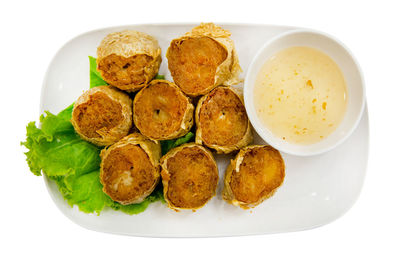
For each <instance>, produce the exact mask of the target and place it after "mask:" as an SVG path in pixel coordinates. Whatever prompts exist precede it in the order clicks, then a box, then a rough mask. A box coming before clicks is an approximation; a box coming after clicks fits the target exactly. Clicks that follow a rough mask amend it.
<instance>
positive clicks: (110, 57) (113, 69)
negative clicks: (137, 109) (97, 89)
mask: <svg viewBox="0 0 400 267" xmlns="http://www.w3.org/2000/svg"><path fill="white" fill-rule="evenodd" d="M160 64H161V48H160V46H159V45H158V42H157V40H156V39H155V38H154V37H152V36H150V35H148V34H146V33H142V32H137V31H132V30H125V31H122V32H114V33H111V34H109V35H107V36H106V37H105V38H104V39H103V40H102V41H101V43H100V45H99V47H98V48H97V69H98V71H99V72H100V74H101V76H102V77H103V79H104V80H105V81H106V82H107V83H109V84H111V85H113V86H115V87H118V88H119V89H121V90H124V91H128V92H134V91H137V90H140V89H141V88H143V87H145V86H146V85H147V84H148V83H149V82H150V81H151V80H152V79H153V77H154V76H155V75H156V74H157V72H158V69H159V67H160Z"/></svg>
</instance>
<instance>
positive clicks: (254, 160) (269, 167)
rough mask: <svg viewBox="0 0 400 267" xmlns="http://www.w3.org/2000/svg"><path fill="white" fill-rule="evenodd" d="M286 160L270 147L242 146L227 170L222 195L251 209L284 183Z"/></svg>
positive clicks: (231, 202)
mask: <svg viewBox="0 0 400 267" xmlns="http://www.w3.org/2000/svg"><path fill="white" fill-rule="evenodd" d="M284 177H285V163H284V161H283V159H282V157H281V154H280V153H279V151H278V150H276V149H274V148H273V147H271V146H267V145H264V146H260V145H253V146H248V147H246V148H244V149H241V150H240V152H239V153H238V154H237V155H236V157H235V159H234V160H231V163H230V165H229V166H228V168H227V170H226V172H225V179H224V189H223V191H222V197H223V199H224V200H226V201H227V202H228V203H230V204H233V205H235V206H239V207H241V208H244V209H246V208H252V207H255V206H257V205H258V204H260V203H261V202H263V201H264V200H265V199H267V198H269V197H271V196H272V195H273V194H274V193H275V191H276V190H277V188H278V187H279V186H281V185H282V183H283V180H284Z"/></svg>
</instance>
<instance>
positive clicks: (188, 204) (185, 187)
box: [160, 143, 218, 210]
mask: <svg viewBox="0 0 400 267" xmlns="http://www.w3.org/2000/svg"><path fill="white" fill-rule="evenodd" d="M160 165H161V178H162V183H163V186H164V199H165V201H166V202H167V203H168V206H169V207H170V208H172V209H174V210H180V209H192V210H195V209H198V208H201V207H202V206H204V205H205V204H206V203H207V201H208V200H210V199H211V198H212V197H213V196H214V195H215V192H216V189H217V183H218V167H217V163H216V162H215V160H214V158H213V155H212V154H211V152H210V151H208V150H207V149H206V148H204V147H202V146H199V145H196V144H195V143H188V144H184V145H182V146H179V147H176V148H174V149H172V150H170V151H169V152H168V153H167V154H166V155H164V156H163V157H162V158H161V161H160Z"/></svg>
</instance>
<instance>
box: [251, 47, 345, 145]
mask: <svg viewBox="0 0 400 267" xmlns="http://www.w3.org/2000/svg"><path fill="white" fill-rule="evenodd" d="M254 89H255V91H254V98H255V99H254V103H255V108H256V112H257V115H258V117H259V119H260V120H261V122H262V123H263V124H264V125H265V126H266V127H267V128H268V129H269V130H270V131H271V132H272V133H273V134H274V135H275V136H277V137H279V138H281V139H283V140H286V141H287V142H290V143H296V144H313V143H317V142H319V141H321V140H322V139H324V138H325V137H327V136H328V135H329V134H331V133H332V132H333V131H334V130H335V129H336V128H337V127H338V125H339V124H340V122H341V121H342V119H343V117H344V114H345V112H346V108H347V88H346V82H345V80H344V77H343V75H342V72H341V70H340V69H339V67H338V65H337V64H336V63H335V62H334V61H333V60H332V59H331V58H330V57H329V56H328V55H326V54H325V53H323V52H321V51H319V50H317V49H314V48H310V47H290V48H287V49H284V50H282V51H280V52H278V53H277V54H275V55H274V56H273V57H271V58H270V59H268V60H267V61H266V62H265V63H264V65H263V67H262V68H261V70H260V72H259V73H258V75H257V79H256V83H255V88H254Z"/></svg>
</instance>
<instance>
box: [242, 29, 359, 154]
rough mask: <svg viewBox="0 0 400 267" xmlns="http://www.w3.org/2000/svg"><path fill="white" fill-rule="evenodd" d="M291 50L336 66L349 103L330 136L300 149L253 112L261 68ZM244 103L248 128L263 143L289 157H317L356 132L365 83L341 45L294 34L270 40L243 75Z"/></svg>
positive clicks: (307, 34)
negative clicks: (307, 51) (315, 53)
mask: <svg viewBox="0 0 400 267" xmlns="http://www.w3.org/2000/svg"><path fill="white" fill-rule="evenodd" d="M293 46H307V47H312V48H315V49H318V50H320V51H322V52H324V53H325V54H327V55H328V56H330V57H331V58H332V59H333V60H334V61H335V62H336V64H337V65H338V66H339V68H340V69H341V70H342V73H343V76H344V79H345V80H346V85H347V97H348V98H347V101H348V102H347V110H346V113H345V115H344V118H343V120H342V122H341V123H340V124H339V126H338V127H337V129H336V130H335V131H334V132H333V133H331V134H330V135H329V136H327V137H326V138H324V139H323V140H321V141H319V142H317V143H314V144H307V145H299V144H293V143H289V142H287V141H285V140H282V139H280V138H278V137H277V136H275V135H274V134H273V133H272V132H271V131H270V129H268V127H266V126H265V125H264V124H263V123H262V122H261V120H260V119H259V118H258V116H257V113H256V110H255V105H254V84H255V81H256V78H257V75H258V73H259V71H260V69H261V67H262V66H263V65H264V63H265V62H266V61H267V60H268V59H269V58H270V57H271V56H273V55H275V54H276V53H277V52H279V51H281V50H283V49H285V48H289V47H293ZM244 102H245V107H246V111H247V114H248V116H249V119H250V121H251V124H252V125H253V127H254V129H255V130H256V132H257V133H258V134H259V135H260V137H261V138H262V139H263V140H264V141H265V142H267V143H268V144H270V145H271V146H273V147H274V148H276V149H278V150H280V151H282V152H285V153H288V154H292V155H297V156H311V155H317V154H321V153H324V152H327V151H329V150H331V149H333V148H335V147H336V146H338V145H339V144H341V143H342V142H343V141H344V140H346V138H347V137H349V136H350V135H351V134H352V133H353V131H354V130H355V129H356V127H357V125H358V123H359V121H360V119H361V116H362V114H363V111H364V106H365V88H364V80H363V77H362V74H361V70H360V67H359V65H358V63H357V62H356V60H355V59H354V57H353V55H352V54H351V52H350V51H349V49H347V48H346V47H345V46H344V45H343V44H342V43H341V42H340V41H338V40H337V39H335V38H334V37H332V36H329V35H327V34H325V33H321V32H318V31H314V30H303V29H301V30H293V31H288V32H285V33H283V34H280V35H278V36H276V37H274V38H272V39H271V40H269V41H268V42H267V43H265V44H264V46H263V47H262V48H261V49H260V50H259V51H258V52H257V54H256V56H255V57H254V59H253V60H252V62H251V63H250V67H249V69H248V71H247V74H246V78H245V83H244Z"/></svg>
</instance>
